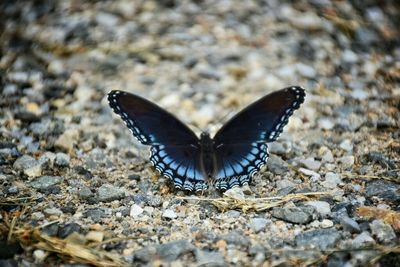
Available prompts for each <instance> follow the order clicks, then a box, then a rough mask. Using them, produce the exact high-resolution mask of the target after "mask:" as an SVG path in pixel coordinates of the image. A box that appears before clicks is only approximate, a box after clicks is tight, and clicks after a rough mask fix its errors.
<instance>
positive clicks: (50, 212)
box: [43, 208, 63, 216]
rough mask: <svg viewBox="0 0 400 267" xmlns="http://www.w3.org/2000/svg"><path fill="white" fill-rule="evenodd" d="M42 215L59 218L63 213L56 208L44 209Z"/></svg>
mask: <svg viewBox="0 0 400 267" xmlns="http://www.w3.org/2000/svg"><path fill="white" fill-rule="evenodd" d="M43 213H44V214H46V215H47V216H51V215H57V216H60V215H62V214H63V212H62V211H61V210H60V209H57V208H47V209H44V211H43Z"/></svg>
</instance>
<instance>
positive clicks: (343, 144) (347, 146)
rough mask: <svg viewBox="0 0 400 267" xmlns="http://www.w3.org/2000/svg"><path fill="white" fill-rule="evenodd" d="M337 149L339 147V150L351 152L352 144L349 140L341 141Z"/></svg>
mask: <svg viewBox="0 0 400 267" xmlns="http://www.w3.org/2000/svg"><path fill="white" fill-rule="evenodd" d="M339 147H340V148H341V149H343V150H345V151H347V152H351V151H353V143H352V141H351V140H349V139H346V140H343V141H342V142H341V143H340V145H339Z"/></svg>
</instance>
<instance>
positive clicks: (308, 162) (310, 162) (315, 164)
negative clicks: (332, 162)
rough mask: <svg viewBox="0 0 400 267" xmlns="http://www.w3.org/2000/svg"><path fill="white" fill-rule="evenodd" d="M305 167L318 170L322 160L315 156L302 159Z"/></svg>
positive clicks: (301, 161)
mask: <svg viewBox="0 0 400 267" xmlns="http://www.w3.org/2000/svg"><path fill="white" fill-rule="evenodd" d="M299 163H300V164H301V165H303V167H306V168H307V169H310V170H313V171H318V170H319V168H320V167H321V162H320V161H318V160H315V159H314V158H307V159H303V160H300V162H299Z"/></svg>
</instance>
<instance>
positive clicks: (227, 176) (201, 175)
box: [108, 86, 305, 191]
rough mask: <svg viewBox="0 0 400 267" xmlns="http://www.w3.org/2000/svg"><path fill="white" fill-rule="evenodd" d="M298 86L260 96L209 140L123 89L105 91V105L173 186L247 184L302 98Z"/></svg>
mask: <svg viewBox="0 0 400 267" xmlns="http://www.w3.org/2000/svg"><path fill="white" fill-rule="evenodd" d="M304 98H305V91H304V89H303V88H301V87H297V86H293V87H288V88H285V89H282V90H279V91H276V92H273V93H271V94H269V95H266V96H264V97H262V98H261V99H259V100H258V101H256V102H254V103H253V104H251V105H249V106H248V107H246V108H245V109H243V110H242V111H241V112H239V113H238V114H237V115H236V116H234V117H233V118H232V119H230V120H229V121H228V122H227V123H226V124H225V125H224V126H223V127H222V128H221V129H220V130H219V131H218V132H217V133H216V134H215V136H214V138H211V137H210V135H209V134H208V133H207V132H203V133H202V134H201V135H200V139H199V138H198V137H197V136H196V135H195V134H194V133H193V131H192V130H190V129H189V127H187V126H186V125H185V124H183V123H182V122H181V121H180V120H178V119H177V118H176V117H175V116H173V115H172V114H170V113H168V112H167V111H165V110H164V109H162V108H160V107H159V106H157V105H156V104H154V103H152V102H150V101H148V100H146V99H144V98H142V97H139V96H136V95H133V94H130V93H127V92H123V91H111V92H110V93H109V94H108V101H109V104H110V107H111V108H112V109H113V110H114V112H115V113H117V114H118V115H119V116H121V118H122V120H123V121H124V122H125V124H126V125H127V126H128V128H129V129H130V130H131V131H132V133H133V135H134V136H135V137H136V138H137V139H138V140H139V141H140V142H141V143H142V144H144V145H149V146H151V156H150V161H151V163H152V164H153V165H154V167H155V168H156V169H157V170H158V171H159V172H160V173H161V174H162V175H164V176H166V177H168V178H169V179H171V180H172V181H173V182H174V185H175V187H176V188H179V189H185V190H189V191H199V190H205V189H207V187H208V186H207V184H208V183H213V182H215V187H216V189H218V190H226V189H229V188H232V187H235V186H242V185H245V184H248V183H249V181H250V180H251V177H252V176H253V175H254V174H255V173H257V172H258V171H259V170H260V169H261V167H262V166H263V165H264V164H265V163H266V161H267V159H268V146H267V144H266V143H268V142H272V141H275V140H276V139H277V138H278V137H279V135H280V134H281V133H282V130H283V127H284V126H285V125H286V124H287V122H288V119H289V117H290V116H291V115H292V114H293V111H294V110H296V109H298V108H299V107H300V105H301V104H302V103H303V102H304Z"/></svg>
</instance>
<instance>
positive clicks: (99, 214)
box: [84, 208, 106, 222]
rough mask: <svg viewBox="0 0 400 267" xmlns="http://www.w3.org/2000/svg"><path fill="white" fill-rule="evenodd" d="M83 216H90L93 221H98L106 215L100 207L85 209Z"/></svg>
mask: <svg viewBox="0 0 400 267" xmlns="http://www.w3.org/2000/svg"><path fill="white" fill-rule="evenodd" d="M84 216H85V217H87V218H91V219H92V220H93V221H94V222H100V221H101V219H102V218H104V217H106V214H105V212H104V209H102V208H93V209H88V210H87V211H85V212H84Z"/></svg>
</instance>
